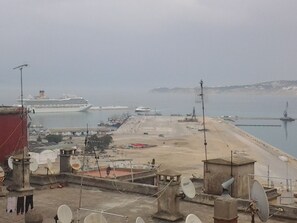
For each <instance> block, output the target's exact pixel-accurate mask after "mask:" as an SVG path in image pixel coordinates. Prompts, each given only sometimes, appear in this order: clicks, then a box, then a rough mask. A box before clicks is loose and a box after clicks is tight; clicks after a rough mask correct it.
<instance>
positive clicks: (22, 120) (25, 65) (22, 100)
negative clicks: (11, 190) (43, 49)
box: [13, 64, 28, 188]
mask: <svg viewBox="0 0 297 223" xmlns="http://www.w3.org/2000/svg"><path fill="white" fill-rule="evenodd" d="M27 66H28V64H22V65H19V66H17V67H15V68H13V69H14V70H16V69H19V70H20V72H21V105H22V110H21V122H22V140H21V142H22V144H24V99H23V68H24V67H27ZM24 159H25V147H24V148H23V165H22V166H23V188H24V187H25V163H24Z"/></svg>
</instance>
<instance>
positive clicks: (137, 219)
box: [135, 217, 145, 223]
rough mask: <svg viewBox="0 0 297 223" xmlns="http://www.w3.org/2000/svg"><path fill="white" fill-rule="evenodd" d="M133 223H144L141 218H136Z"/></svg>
mask: <svg viewBox="0 0 297 223" xmlns="http://www.w3.org/2000/svg"><path fill="white" fill-rule="evenodd" d="M135 223H145V222H144V220H143V219H142V217H137V218H136V221H135Z"/></svg>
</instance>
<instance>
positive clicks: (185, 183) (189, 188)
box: [180, 177, 196, 198]
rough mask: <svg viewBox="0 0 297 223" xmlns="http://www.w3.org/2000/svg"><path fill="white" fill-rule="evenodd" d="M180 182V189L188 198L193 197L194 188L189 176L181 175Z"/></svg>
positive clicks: (194, 193)
mask: <svg viewBox="0 0 297 223" xmlns="http://www.w3.org/2000/svg"><path fill="white" fill-rule="evenodd" d="M180 184H181V188H182V191H183V192H184V194H185V195H186V196H187V197H188V198H194V197H195V195H196V190H195V187H194V184H193V183H192V181H191V180H190V179H189V178H187V177H183V178H182V179H181V182H180Z"/></svg>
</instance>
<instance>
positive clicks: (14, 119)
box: [0, 108, 28, 163]
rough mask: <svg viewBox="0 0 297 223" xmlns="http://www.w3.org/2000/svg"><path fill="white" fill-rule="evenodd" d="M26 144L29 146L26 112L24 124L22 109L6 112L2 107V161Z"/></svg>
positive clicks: (0, 134)
mask: <svg viewBox="0 0 297 223" xmlns="http://www.w3.org/2000/svg"><path fill="white" fill-rule="evenodd" d="M22 126H23V133H22ZM22 135H23V137H22ZM25 146H28V139H27V115H26V113H24V120H23V124H22V119H21V109H14V111H10V112H7V113H6V112H2V110H1V108H0V163H3V162H4V161H5V160H6V159H7V158H8V157H9V156H10V155H12V154H15V153H16V152H17V151H22V149H23V148H24V147H25Z"/></svg>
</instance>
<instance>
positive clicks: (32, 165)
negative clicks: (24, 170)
mask: <svg viewBox="0 0 297 223" xmlns="http://www.w3.org/2000/svg"><path fill="white" fill-rule="evenodd" d="M29 168H30V170H31V171H32V172H34V171H36V170H37V169H38V163H37V160H36V159H35V158H33V157H32V158H30V166H29Z"/></svg>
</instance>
